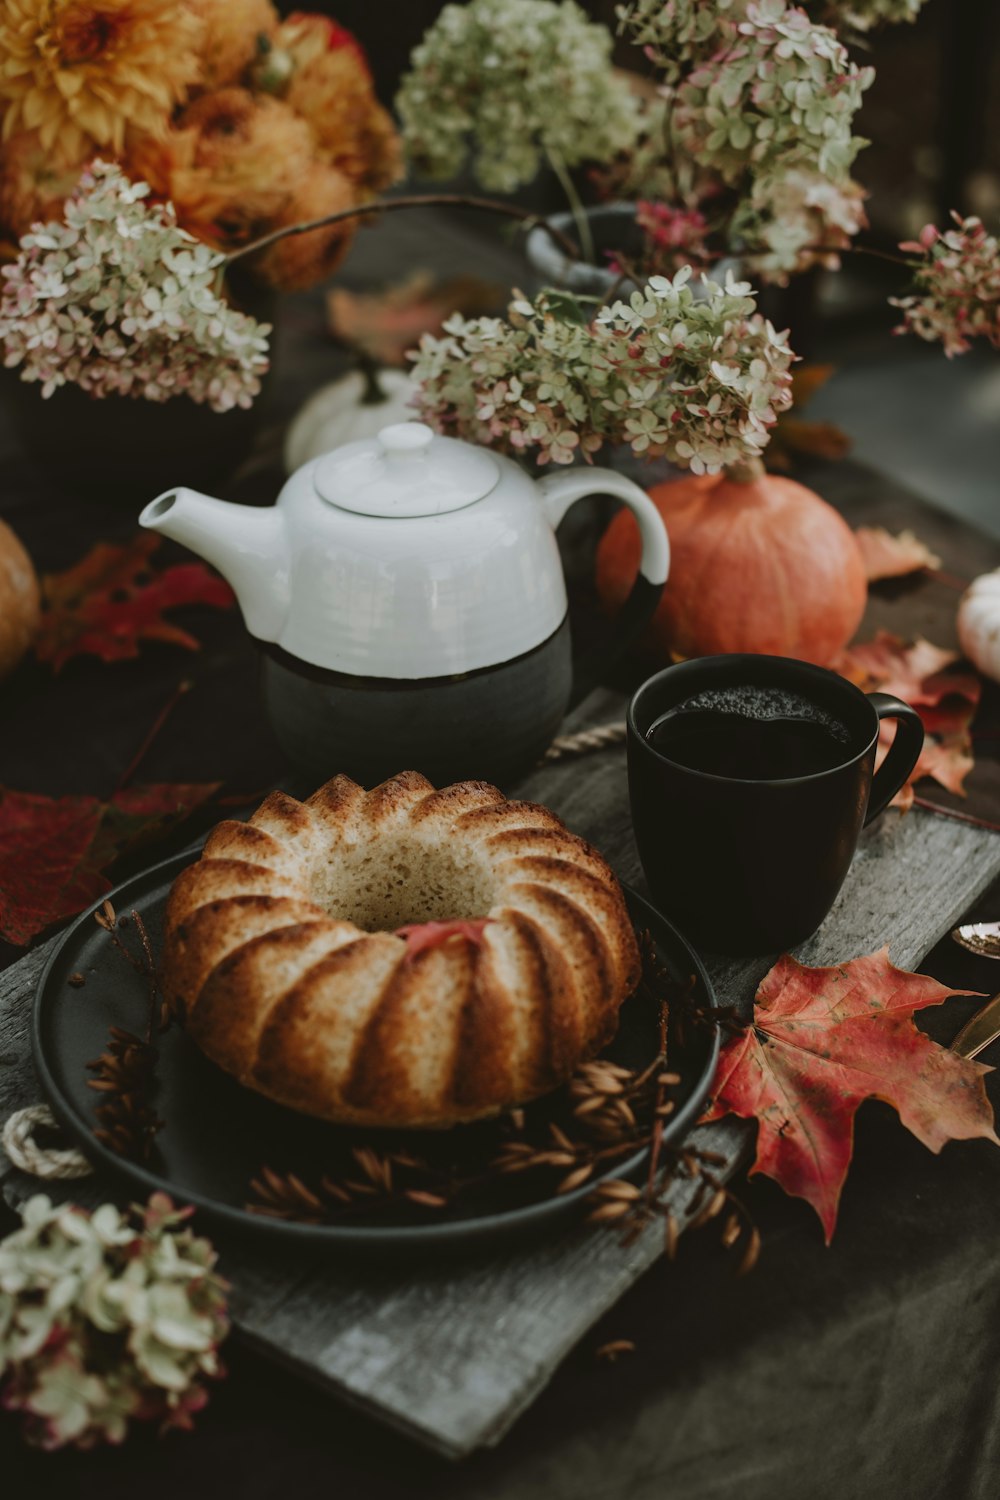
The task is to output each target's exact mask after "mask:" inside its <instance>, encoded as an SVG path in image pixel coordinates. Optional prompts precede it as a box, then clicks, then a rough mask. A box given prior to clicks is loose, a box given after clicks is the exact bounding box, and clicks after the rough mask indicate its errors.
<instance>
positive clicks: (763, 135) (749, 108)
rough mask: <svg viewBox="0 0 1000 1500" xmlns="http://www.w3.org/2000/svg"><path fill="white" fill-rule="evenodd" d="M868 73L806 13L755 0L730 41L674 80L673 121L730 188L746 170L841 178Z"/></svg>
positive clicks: (781, 1)
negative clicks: (807, 170) (794, 169)
mask: <svg viewBox="0 0 1000 1500" xmlns="http://www.w3.org/2000/svg"><path fill="white" fill-rule="evenodd" d="M874 76H875V74H874V69H873V68H859V67H857V66H856V65H855V64H854V63H852V62H851V61H850V59H849V58H848V56H847V53H846V51H845V50H844V47H843V46H842V45H841V43H840V42H839V41H838V39H837V37H836V35H835V34H834V33H833V32H832V31H831V30H830V29H829V28H828V27H825V26H818V25H816V24H815V22H813V21H812V20H810V18H809V17H808V16H807V15H806V13H805V11H803V10H800V9H798V8H797V7H789V6H788V5H786V4H785V0H757V3H751V4H748V5H747V8H746V16H745V18H744V19H743V20H741V21H740V22H739V23H738V24H737V25H736V27H735V34H734V37H733V39H732V40H731V41H729V40H727V41H726V42H725V43H724V44H723V45H722V46H721V47H720V49H719V51H717V52H716V53H714V54H713V55H712V56H711V57H709V58H708V59H707V60H706V61H705V62H703V63H701V64H700V65H698V66H696V67H695V68H694V70H693V71H692V72H691V73H690V74H688V76H687V77H685V78H684V80H683V81H682V82H681V83H680V84H679V86H678V87H677V89H676V92H675V95H674V97H675V101H676V103H675V108H674V112H673V123H674V128H675V130H676V132H677V137H678V139H679V141H680V142H681V145H682V146H683V147H684V149H685V150H686V151H687V152H688V153H689V154H690V155H691V156H693V157H695V159H696V160H697V161H698V162H699V163H700V164H701V165H702V166H703V167H710V168H712V169H714V170H715V171H717V172H719V173H720V174H721V176H722V177H723V178H724V179H725V180H726V181H727V182H730V183H732V184H734V185H735V184H737V183H738V182H739V180H740V178H741V176H742V175H743V173H744V172H745V171H746V170H747V169H748V168H749V169H751V170H753V171H754V172H764V171H769V170H776V169H777V170H780V169H782V168H788V167H790V166H792V165H808V166H810V167H811V168H812V169H813V170H814V171H818V172H820V173H822V174H823V175H824V176H826V177H832V178H842V177H844V176H846V174H847V172H848V169H849V168H850V165H851V163H852V162H853V160H854V158H855V156H856V155H857V153H858V151H859V149H860V147H861V146H862V145H863V144H864V143H863V142H862V141H861V140H860V139H858V138H857V137H856V136H854V135H853V134H852V122H853V119H854V115H855V113H856V112H857V110H858V108H859V106H860V104H861V95H862V93H863V92H864V90H865V89H866V88H867V87H868V86H869V84H870V83H871V81H872V79H873V78H874Z"/></svg>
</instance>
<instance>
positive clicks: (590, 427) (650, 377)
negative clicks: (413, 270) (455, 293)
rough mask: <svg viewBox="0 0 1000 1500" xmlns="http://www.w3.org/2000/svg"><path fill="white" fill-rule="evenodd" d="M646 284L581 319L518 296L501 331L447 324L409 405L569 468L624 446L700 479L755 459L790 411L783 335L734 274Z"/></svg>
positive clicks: (423, 351) (571, 305) (557, 304)
mask: <svg viewBox="0 0 1000 1500" xmlns="http://www.w3.org/2000/svg"><path fill="white" fill-rule="evenodd" d="M690 279H691V268H690V266H684V267H682V268H681V269H680V270H679V271H678V272H677V273H676V274H675V275H674V276H673V277H666V276H653V277H651V278H650V279H649V281H648V282H647V284H646V285H645V287H644V288H643V289H642V290H641V291H635V292H633V293H632V295H631V297H630V298H629V300H628V301H627V302H625V301H618V302H615V303H614V305H613V306H611V307H605V308H602V309H601V310H600V311H599V312H598V313H597V315H596V317H594V318H593V320H592V321H590V322H587V321H585V318H584V317H583V316H582V309H581V307H580V305H579V304H578V303H577V302H576V301H575V299H573V298H571V297H569V296H568V295H567V294H566V293H563V292H553V291H547V292H542V293H540V294H539V296H538V297H536V299H535V301H534V302H533V303H530V302H528V301H527V299H526V298H524V297H523V296H522V295H521V294H520V293H518V294H517V295H516V298H515V301H514V302H513V303H512V305H511V308H510V310H509V322H504V321H502V320H498V319H495V318H474V319H470V320H466V319H464V318H462V317H461V316H460V315H458V314H455V315H453V316H452V317H451V318H449V319H448V321H447V322H446V323H445V325H444V336H443V337H441V338H435V337H432V336H431V335H425V337H424V339H423V341H422V343H421V346H420V349H419V351H418V352H417V354H416V355H415V375H416V378H417V381H418V382H419V385H420V391H419V395H418V398H417V402H416V404H417V406H418V409H419V411H420V414H421V416H422V417H423V419H424V420H425V421H427V422H429V423H430V424H431V426H433V427H435V428H436V429H437V430H438V431H439V432H444V433H448V434H451V435H456V436H459V437H464V438H468V439H471V440H472V441H475V442H480V443H484V444H487V445H490V446H494V447H499V448H502V449H504V450H506V451H507V452H510V453H515V454H517V453H527V452H532V453H534V454H536V455H537V460H538V462H539V463H563V464H565V463H572V462H573V460H574V458H575V456H576V454H577V452H578V451H579V452H582V453H583V454H584V455H586V456H588V457H589V456H590V455H592V454H593V453H595V452H596V451H597V450H598V449H599V448H600V447H601V446H602V445H603V444H604V443H628V444H629V445H630V447H631V448H632V450H633V452H634V453H637V454H642V453H646V454H649V455H650V456H660V455H662V456H665V457H667V458H669V459H671V460H672V461H673V462H675V463H678V464H680V465H682V466H683V467H686V468H690V469H692V470H693V472H694V473H696V474H705V473H716V472H717V471H718V470H719V469H721V468H723V467H726V466H728V465H743V464H746V463H747V462H750V461H753V460H754V459H757V458H759V456H760V454H761V452H762V451H763V449H764V448H765V447H766V445H767V443H768V440H769V437H770V432H769V429H770V428H771V426H773V424H774V422H775V421H776V419H777V415H778V413H779V412H780V411H781V410H783V409H784V408H785V407H787V406H788V405H789V404H790V402H791V393H790V385H791V376H790V373H789V372H790V366H791V363H792V360H793V358H794V356H793V354H792V352H791V350H790V349H789V348H788V344H787V336H786V335H785V334H783V333H780V334H779V333H777V332H776V331H775V329H774V328H773V327H772V326H771V324H770V323H769V322H768V321H767V320H766V319H764V318H762V317H761V316H760V315H759V314H758V313H756V312H755V311H754V301H753V293H752V291H751V288H750V287H749V285H748V284H747V283H745V282H737V281H735V280H734V279H733V277H732V275H731V273H730V275H729V276H728V278H727V284H726V286H725V287H721V286H719V285H718V284H717V283H715V282H711V281H708V282H704V283H703V284H702V287H701V288H700V291H701V293H702V295H700V296H699V297H698V298H696V297H695V296H694V295H693V293H692V291H691V288H690V286H689V285H688V282H689V281H690Z"/></svg>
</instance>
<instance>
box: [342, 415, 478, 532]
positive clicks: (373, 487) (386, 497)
mask: <svg viewBox="0 0 1000 1500" xmlns="http://www.w3.org/2000/svg"><path fill="white" fill-rule="evenodd" d="M499 478H500V469H499V467H498V465H497V464H496V462H495V461H494V459H492V458H491V457H490V455H489V454H488V453H487V452H486V450H485V449H484V448H475V447H473V446H472V444H471V443H463V442H459V441H458V440H457V439H456V438H446V437H438V436H437V434H436V433H434V432H432V431H431V429H430V428H429V427H427V426H426V425H425V424H424V423H423V422H397V423H395V424H394V425H393V426H391V427H383V428H382V431H381V432H380V433H379V434H378V436H377V437H376V438H361V439H360V440H359V441H358V442H356V443H347V444H345V445H344V447H343V448H337V449H335V450H334V452H332V453H327V454H325V455H324V456H323V457H322V458H321V459H320V460H319V461H318V463H317V465H316V468H315V470H314V472H313V484H314V486H315V488H316V492H317V494H318V495H320V496H321V498H322V499H324V500H326V501H328V502H329V503H330V504H331V505H336V506H339V507H340V509H341V510H351V511H354V512H356V514H358V515H362V516H401V517H403V516H438V515H442V514H443V513H445V512H446V511H450V510H461V509H462V508H463V507H464V506H466V505H472V504H473V503H474V502H475V501H476V500H482V499H483V497H484V496H485V495H488V494H489V493H490V491H491V490H492V489H494V488H495V486H496V484H497V481H498V480H499Z"/></svg>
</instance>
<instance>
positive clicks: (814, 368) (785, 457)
mask: <svg viewBox="0 0 1000 1500" xmlns="http://www.w3.org/2000/svg"><path fill="white" fill-rule="evenodd" d="M834 368H835V367H834V366H833V365H799V366H798V367H797V369H795V370H793V371H792V407H793V408H794V413H793V412H792V411H784V412H782V413H781V414H780V415H779V417H778V420H777V422H776V423H775V425H774V427H773V428H772V429H771V441H770V443H769V444H768V448H767V466H768V468H769V469H779V470H781V472H782V473H785V472H787V471H788V470H789V469H791V468H792V466H793V463H794V459H795V455H796V454H797V453H807V454H809V455H811V456H812V457H814V458H843V457H844V455H845V454H847V453H849V452H850V451H851V440H850V438H849V437H848V436H847V433H846V432H843V431H842V430H841V428H839V427H837V426H835V425H834V423H833V422H813V421H803V420H802V418H801V416H800V415H799V413H800V412H801V411H802V409H803V407H805V406H807V405H808V404H809V402H810V401H811V400H812V398H813V396H815V394H816V392H817V391H818V390H821V389H822V387H823V386H824V385H826V382H827V381H828V380H829V379H830V376H831V375H832V374H833V372H834Z"/></svg>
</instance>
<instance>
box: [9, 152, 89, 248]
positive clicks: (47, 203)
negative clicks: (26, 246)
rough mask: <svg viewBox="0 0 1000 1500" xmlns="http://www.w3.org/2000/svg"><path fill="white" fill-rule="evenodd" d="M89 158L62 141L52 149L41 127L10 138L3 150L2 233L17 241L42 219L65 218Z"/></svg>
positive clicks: (86, 153)
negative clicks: (68, 148) (44, 142)
mask: <svg viewBox="0 0 1000 1500" xmlns="http://www.w3.org/2000/svg"><path fill="white" fill-rule="evenodd" d="M88 159H89V153H88V152H84V153H83V155H82V156H78V155H74V154H73V153H72V152H70V153H67V152H65V151H63V150H62V148H61V146H60V145H59V144H58V143H57V144H56V146H55V147H54V148H53V149H52V150H51V151H50V150H48V149H47V148H46V147H45V146H43V145H42V139H41V136H40V135H39V134H38V132H37V130H29V131H27V132H26V133H25V134H24V135H19V136H15V138H14V139H13V140H12V141H9V142H8V143H7V144H6V145H5V146H4V148H3V150H2V151H0V236H2V237H3V238H4V239H6V240H9V241H11V242H16V241H17V240H19V239H20V238H21V235H22V234H27V232H28V230H29V229H30V228H31V226H32V224H37V223H38V221H39V220H40V219H41V220H45V221H48V220H50V219H61V218H62V216H63V204H64V201H65V199H66V198H67V197H68V196H69V194H70V193H71V192H72V191H73V189H74V188H75V187H76V185H77V183H78V182H79V180H80V174H81V173H82V171H83V169H84V167H85V165H86V164H87V161H88Z"/></svg>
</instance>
